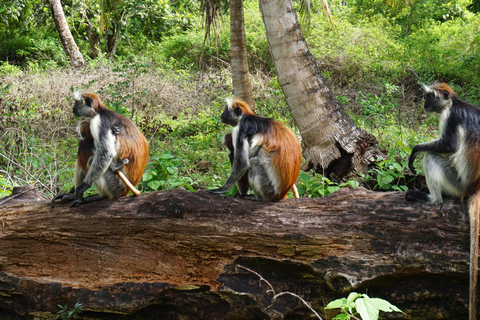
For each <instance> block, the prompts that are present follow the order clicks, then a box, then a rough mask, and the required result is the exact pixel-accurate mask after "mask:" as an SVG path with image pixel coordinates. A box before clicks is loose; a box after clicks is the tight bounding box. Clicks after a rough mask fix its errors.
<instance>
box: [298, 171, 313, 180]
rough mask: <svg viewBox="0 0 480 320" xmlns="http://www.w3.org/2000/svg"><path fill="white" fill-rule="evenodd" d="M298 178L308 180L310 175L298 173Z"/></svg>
mask: <svg viewBox="0 0 480 320" xmlns="http://www.w3.org/2000/svg"><path fill="white" fill-rule="evenodd" d="M299 176H300V179H302V180H303V181H310V180H311V179H312V177H310V176H309V175H308V174H306V173H300V175H299Z"/></svg>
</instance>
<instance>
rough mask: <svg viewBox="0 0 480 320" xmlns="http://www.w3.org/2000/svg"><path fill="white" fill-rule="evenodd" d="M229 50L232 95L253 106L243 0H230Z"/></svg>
mask: <svg viewBox="0 0 480 320" xmlns="http://www.w3.org/2000/svg"><path fill="white" fill-rule="evenodd" d="M230 51H231V65H232V83H233V92H234V95H235V96H237V97H239V98H241V99H242V100H243V101H245V102H247V103H248V104H249V105H250V106H251V107H255V100H254V99H253V92H252V84H251V82H250V75H249V73H248V60H247V40H246V38H245V20H244V17H243V0H230Z"/></svg>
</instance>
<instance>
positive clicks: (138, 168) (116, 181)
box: [52, 93, 148, 206]
mask: <svg viewBox="0 0 480 320" xmlns="http://www.w3.org/2000/svg"><path fill="white" fill-rule="evenodd" d="M73 113H74V114H75V116H77V117H89V118H91V121H90V122H88V121H86V122H82V123H81V124H80V126H79V132H80V133H81V135H82V136H83V140H81V141H80V143H79V152H78V157H77V163H76V169H75V188H74V194H73V195H72V194H59V195H57V196H56V197H55V198H53V200H52V206H53V205H54V202H55V201H56V200H57V199H61V200H62V201H71V200H75V201H74V202H73V204H72V206H77V205H79V204H80V203H85V202H92V201H96V200H100V199H104V198H110V199H111V198H116V197H120V196H126V195H127V194H128V193H129V191H130V190H132V191H133V192H134V193H135V194H136V189H135V188H134V187H133V185H136V184H137V183H138V182H140V179H141V178H142V175H143V172H144V171H145V167H146V164H147V160H148V143H147V140H146V138H145V137H144V136H143V134H142V133H141V132H140V130H138V128H137V127H136V126H135V124H134V123H133V122H132V121H131V120H130V119H128V118H127V117H124V116H122V115H119V114H117V113H115V112H113V111H111V110H109V109H108V108H106V107H105V106H104V105H103V103H102V102H101V101H100V99H99V97H98V96H97V95H96V94H94V93H87V94H83V95H81V96H80V94H79V93H76V94H75V105H74V107H73ZM92 139H93V152H92ZM123 173H125V175H126V177H125V176H124V175H123ZM130 182H131V184H130V185H129V183H130ZM92 184H93V185H94V186H95V188H96V189H97V191H98V194H97V195H93V196H90V197H87V198H84V197H83V193H84V192H85V191H86V190H87V189H88V188H90V186H91V185H92ZM72 190H73V189H72ZM71 192H72V191H71ZM137 192H138V191H137Z"/></svg>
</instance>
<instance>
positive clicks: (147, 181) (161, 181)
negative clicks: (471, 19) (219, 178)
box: [143, 153, 193, 191]
mask: <svg viewBox="0 0 480 320" xmlns="http://www.w3.org/2000/svg"><path fill="white" fill-rule="evenodd" d="M182 165H183V162H182V160H180V159H178V158H177V157H175V156H174V155H172V154H171V153H164V154H162V155H160V156H158V155H152V156H150V162H149V164H148V167H147V170H146V171H145V173H144V174H143V182H144V185H146V187H145V191H152V190H153V191H156V190H170V189H174V188H178V187H184V188H187V189H189V190H190V191H193V188H192V183H193V179H192V178H191V177H189V176H187V175H184V174H182V171H181V170H180V167H181V166H182Z"/></svg>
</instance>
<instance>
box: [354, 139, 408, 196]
mask: <svg viewBox="0 0 480 320" xmlns="http://www.w3.org/2000/svg"><path fill="white" fill-rule="evenodd" d="M411 152H412V150H411V149H410V148H409V147H408V146H406V145H405V144H403V143H402V142H401V141H397V146H396V148H394V149H392V150H391V151H390V153H389V154H388V158H387V159H384V160H381V159H379V160H378V161H377V167H376V168H373V169H370V170H369V171H368V174H366V175H364V176H362V180H363V181H364V182H365V183H366V184H367V185H372V184H373V186H372V189H373V190H378V191H392V190H393V191H406V190H407V189H408V187H407V186H406V185H407V183H408V181H406V179H405V170H406V168H408V157H409V155H410V153H411ZM372 182H373V183H372Z"/></svg>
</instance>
